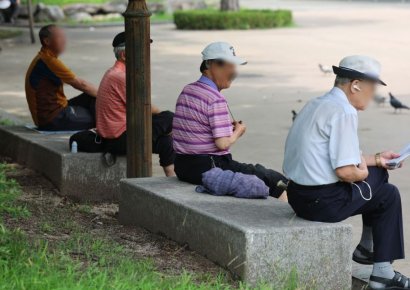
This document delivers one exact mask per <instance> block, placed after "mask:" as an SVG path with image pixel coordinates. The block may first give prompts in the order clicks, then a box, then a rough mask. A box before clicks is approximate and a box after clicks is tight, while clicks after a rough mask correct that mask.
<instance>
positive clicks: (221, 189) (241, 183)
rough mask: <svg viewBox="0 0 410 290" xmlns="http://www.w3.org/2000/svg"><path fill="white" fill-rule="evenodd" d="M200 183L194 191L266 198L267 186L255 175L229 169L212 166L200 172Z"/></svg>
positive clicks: (267, 193)
mask: <svg viewBox="0 0 410 290" xmlns="http://www.w3.org/2000/svg"><path fill="white" fill-rule="evenodd" d="M202 184H203V185H200V186H197V187H196V192H202V193H209V194H212V195H218V196H222V195H231V196H235V197H239V198H267V197H268V196H269V187H268V186H266V185H265V183H264V182H263V181H262V180H261V179H259V178H258V177H257V176H256V175H248V174H243V173H239V172H237V173H235V172H232V171H231V170H222V169H220V168H212V169H211V170H208V171H207V172H205V173H203V174H202Z"/></svg>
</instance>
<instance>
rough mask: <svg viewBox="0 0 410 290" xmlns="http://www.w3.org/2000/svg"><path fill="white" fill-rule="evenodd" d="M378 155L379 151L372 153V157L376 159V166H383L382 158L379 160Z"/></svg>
mask: <svg viewBox="0 0 410 290" xmlns="http://www.w3.org/2000/svg"><path fill="white" fill-rule="evenodd" d="M380 156H381V153H376V155H374V158H375V159H376V166H377V167H383V165H382V160H381V158H380Z"/></svg>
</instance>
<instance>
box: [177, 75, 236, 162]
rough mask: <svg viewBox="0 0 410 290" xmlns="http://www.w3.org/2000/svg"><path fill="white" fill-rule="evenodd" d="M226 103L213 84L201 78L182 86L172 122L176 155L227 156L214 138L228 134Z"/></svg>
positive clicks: (229, 129)
mask: <svg viewBox="0 0 410 290" xmlns="http://www.w3.org/2000/svg"><path fill="white" fill-rule="evenodd" d="M232 130H233V127H232V121H231V118H230V117H229V110H228V104H227V102H226V99H225V97H224V96H223V95H222V94H221V93H220V92H219V91H218V89H217V87H216V85H215V83H213V82H212V81H211V80H210V79H208V78H207V77H205V76H202V77H201V78H200V79H199V80H198V81H197V82H194V83H192V84H189V85H187V86H185V88H184V89H183V90H182V92H181V94H180V95H179V97H178V100H177V104H176V109H175V116H174V122H173V129H172V132H173V133H172V134H173V139H174V150H175V151H176V152H177V153H178V154H195V155H198V154H212V155H224V154H229V150H220V149H218V147H216V145H215V139H216V138H220V137H230V136H231V135H232V133H233V132H232Z"/></svg>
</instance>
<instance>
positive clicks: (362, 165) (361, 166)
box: [358, 155, 367, 170]
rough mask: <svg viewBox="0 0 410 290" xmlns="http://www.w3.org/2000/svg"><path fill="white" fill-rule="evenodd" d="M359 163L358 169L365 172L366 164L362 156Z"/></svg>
mask: <svg viewBox="0 0 410 290" xmlns="http://www.w3.org/2000/svg"><path fill="white" fill-rule="evenodd" d="M360 158H361V160H362V161H361V162H360V164H359V166H358V167H359V169H361V170H367V163H366V159H364V156H363V155H362V156H361V157H360Z"/></svg>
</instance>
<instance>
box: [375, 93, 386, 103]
mask: <svg viewBox="0 0 410 290" xmlns="http://www.w3.org/2000/svg"><path fill="white" fill-rule="evenodd" d="M374 102H375V103H376V104H378V105H381V104H384V103H385V102H386V97H383V96H381V95H375V96H374Z"/></svg>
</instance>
